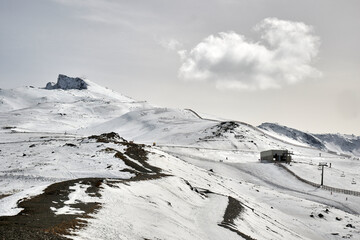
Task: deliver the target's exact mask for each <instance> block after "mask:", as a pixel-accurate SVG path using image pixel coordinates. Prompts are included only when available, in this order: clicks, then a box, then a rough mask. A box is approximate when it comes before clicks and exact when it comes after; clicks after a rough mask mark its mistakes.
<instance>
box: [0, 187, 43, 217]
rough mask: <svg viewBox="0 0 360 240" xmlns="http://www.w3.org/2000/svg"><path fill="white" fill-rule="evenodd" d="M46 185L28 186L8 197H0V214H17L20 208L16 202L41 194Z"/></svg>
mask: <svg viewBox="0 0 360 240" xmlns="http://www.w3.org/2000/svg"><path fill="white" fill-rule="evenodd" d="M46 187H47V185H41V186H36V187H30V188H28V189H26V190H23V191H21V192H18V193H14V194H12V195H10V196H8V197H5V198H2V199H0V216H13V215H16V214H18V213H19V212H20V211H21V210H22V208H19V207H18V202H19V201H20V202H21V201H22V200H23V199H28V198H31V197H33V196H37V195H39V194H41V193H42V192H43V191H44V189H45V188H46Z"/></svg>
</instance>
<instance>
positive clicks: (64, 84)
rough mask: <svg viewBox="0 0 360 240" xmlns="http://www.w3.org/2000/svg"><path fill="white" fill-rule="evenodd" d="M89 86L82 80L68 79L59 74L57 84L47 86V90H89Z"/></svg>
mask: <svg viewBox="0 0 360 240" xmlns="http://www.w3.org/2000/svg"><path fill="white" fill-rule="evenodd" d="M87 86H88V84H87V83H86V82H85V81H84V80H83V79H81V78H78V77H76V78H72V77H68V76H66V75H63V74H59V76H58V79H57V83H53V82H49V83H47V84H46V87H45V89H48V90H52V89H63V90H68V89H77V90H82V89H87Z"/></svg>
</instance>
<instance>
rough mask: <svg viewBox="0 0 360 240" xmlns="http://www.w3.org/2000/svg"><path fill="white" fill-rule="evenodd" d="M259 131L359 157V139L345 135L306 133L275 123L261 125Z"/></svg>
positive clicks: (286, 139)
mask: <svg viewBox="0 0 360 240" xmlns="http://www.w3.org/2000/svg"><path fill="white" fill-rule="evenodd" d="M259 128H260V129H262V130H264V131H266V133H267V134H270V135H273V136H275V137H278V138H282V139H284V140H285V141H288V142H291V143H294V144H303V145H304V146H310V147H314V148H318V149H320V150H327V151H331V152H336V153H339V154H345V155H355V156H360V137H359V136H355V135H346V134H339V133H338V134H313V133H306V132H302V131H299V130H296V129H294V128H289V127H286V126H281V125H278V124H276V123H263V124H261V125H260V126H259Z"/></svg>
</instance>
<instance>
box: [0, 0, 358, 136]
mask: <svg viewBox="0 0 360 240" xmlns="http://www.w3.org/2000/svg"><path fill="white" fill-rule="evenodd" d="M359 10H360V1H358V0H346V1H343V0H338V1H335V0H316V1H313V0H312V1H310V0H302V1H298V0H196V1H194V0H192V1H190V0H181V1H177V0H172V1H169V0H142V1H140V0H131V1H121V0H31V1H30V0H0V87H1V88H14V87H18V86H24V85H33V86H39V87H40V86H41V87H42V86H45V85H46V83H47V82H49V81H53V82H55V81H56V78H57V75H58V74H59V73H62V74H66V75H69V76H79V77H86V78H88V79H90V80H92V81H94V82H96V83H98V84H100V85H103V86H107V87H109V88H112V89H114V90H116V91H118V92H120V93H123V94H124V95H127V96H130V97H133V98H135V99H138V100H147V101H149V102H150V103H152V104H155V105H159V106H164V107H177V108H192V109H194V110H195V111H198V112H203V113H207V114H210V115H215V116H219V117H222V118H227V119H235V120H240V121H244V122H248V123H250V124H253V125H259V124H261V123H262V122H277V123H279V124H282V125H286V126H289V127H293V128H297V129H300V130H304V131H310V132H313V133H328V132H331V133H336V132H340V133H350V134H352V133H354V134H357V135H360V124H359V123H360V44H359V43H360V28H359V26H360V14H359Z"/></svg>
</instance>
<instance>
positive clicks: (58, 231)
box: [0, 75, 360, 240]
mask: <svg viewBox="0 0 360 240" xmlns="http://www.w3.org/2000/svg"><path fill="white" fill-rule="evenodd" d="M44 85H45V84H44ZM0 103H1V104H0V128H1V129H0V165H1V171H0V179H1V181H0V238H2V239H186V240H188V239H284V240H285V239H286V240H288V239H344V238H347V239H359V238H360V216H359V214H360V188H359V184H360V173H359V171H358V169H359V167H360V161H359V160H358V159H357V158H354V157H351V158H348V157H344V156H340V155H337V154H334V153H333V152H331V150H334V149H341V150H342V152H351V153H352V154H355V155H356V154H357V153H358V152H357V151H358V150H356V149H358V148H357V147H356V146H358V145H357V144H358V142H357V141H358V140H359V138H357V137H354V136H345V135H344V136H340V135H326V136H321V135H313V134H307V133H303V132H301V131H298V130H294V129H291V128H287V127H281V126H277V125H274V124H263V125H262V126H261V127H260V128H257V127H254V126H251V125H249V124H246V123H243V122H238V121H220V120H216V119H209V118H205V116H201V115H199V114H197V113H196V112H194V111H192V110H189V109H188V110H183V109H172V108H160V107H154V106H151V105H150V104H148V103H146V102H143V101H136V100H133V99H131V98H128V97H126V96H123V95H121V94H119V93H116V92H113V91H112V90H110V89H107V88H104V87H101V86H99V85H97V84H95V83H93V82H91V81H89V80H86V79H81V78H71V77H67V76H65V75H59V78H58V81H57V83H49V84H47V87H46V88H35V87H21V88H17V89H10V90H4V89H2V90H1V91H0ZM345 137H346V138H345ZM342 139H347V140H348V142H349V143H352V144H353V145H351V144H346V142H342V141H343V140H342ZM344 141H345V140H344ZM346 147H348V148H346ZM268 149H287V150H289V151H290V152H291V153H292V158H293V161H292V162H291V164H290V165H286V166H285V165H281V166H280V165H277V164H273V163H260V162H259V160H258V159H259V156H260V151H263V150H268ZM351 149H354V150H353V151H350V150H351ZM329 150H330V151H329ZM324 162H326V163H328V167H325V176H324V185H325V186H327V188H326V187H318V186H317V185H316V184H319V181H320V172H321V170H319V168H318V164H319V163H324ZM330 164H331V167H330ZM311 183H312V184H311ZM327 189H328V190H327ZM329 189H339V191H333V190H331V191H330V190H329ZM357 194H359V195H357Z"/></svg>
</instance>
